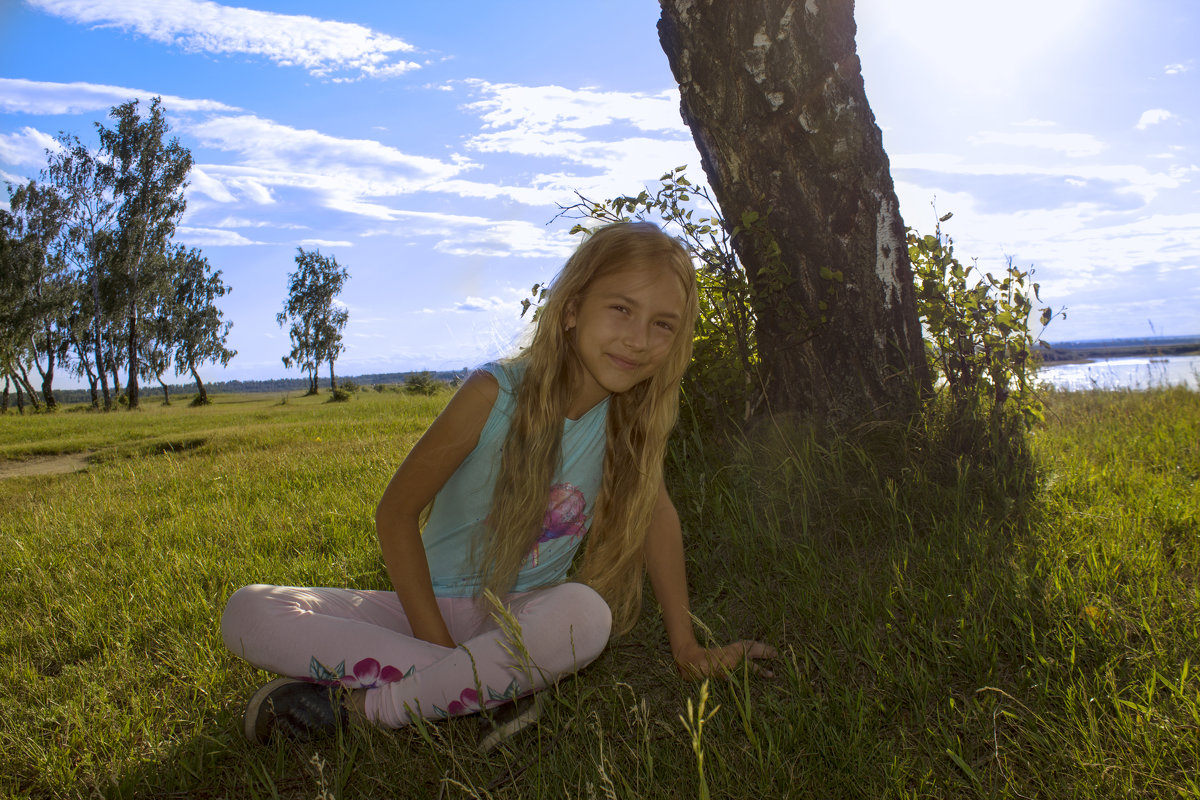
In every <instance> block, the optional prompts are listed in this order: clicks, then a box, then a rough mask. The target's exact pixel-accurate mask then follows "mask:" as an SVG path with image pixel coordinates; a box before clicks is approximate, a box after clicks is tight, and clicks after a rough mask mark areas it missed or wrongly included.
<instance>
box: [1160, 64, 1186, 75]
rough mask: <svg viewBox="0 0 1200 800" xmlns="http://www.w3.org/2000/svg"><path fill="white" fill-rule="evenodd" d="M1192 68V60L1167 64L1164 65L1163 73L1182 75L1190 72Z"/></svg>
mask: <svg viewBox="0 0 1200 800" xmlns="http://www.w3.org/2000/svg"><path fill="white" fill-rule="evenodd" d="M1191 69H1192V62H1190V61H1189V62H1187V63H1186V64H1167V65H1166V66H1165V67H1163V74H1164V75H1182V74H1183V73H1185V72H1190V71H1191Z"/></svg>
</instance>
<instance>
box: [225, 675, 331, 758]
mask: <svg viewBox="0 0 1200 800" xmlns="http://www.w3.org/2000/svg"><path fill="white" fill-rule="evenodd" d="M348 716H349V714H348V712H347V711H346V708H345V707H344V706H343V705H342V703H341V701H340V699H339V698H338V696H337V694H335V690H334V689H331V688H329V687H328V686H322V685H320V684H319V683H309V682H308V681H301V680H297V679H295V678H276V679H275V680H273V681H271V682H270V683H267V684H265V685H263V686H262V687H261V688H260V689H259V690H258V691H257V692H255V693H254V696H253V697H251V698H250V702H249V703H247V704H246V713H245V715H244V716H243V718H242V730H243V732H244V733H245V734H246V738H247V739H249V740H250V741H251V742H254V743H255V744H266V743H267V742H268V741H270V739H271V737H272V736H276V735H279V736H285V737H287V738H290V739H296V740H298V741H301V742H307V741H308V740H309V739H311V738H312V737H313V736H315V735H317V734H320V733H323V732H326V731H331V730H333V729H334V728H335V727H337V726H338V725H344V724H345V723H346V720H347V719H348Z"/></svg>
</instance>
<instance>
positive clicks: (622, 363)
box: [608, 353, 639, 370]
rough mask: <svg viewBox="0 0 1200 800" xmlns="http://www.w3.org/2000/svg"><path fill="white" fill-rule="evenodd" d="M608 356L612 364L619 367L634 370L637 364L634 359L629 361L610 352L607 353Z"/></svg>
mask: <svg viewBox="0 0 1200 800" xmlns="http://www.w3.org/2000/svg"><path fill="white" fill-rule="evenodd" d="M608 358H609V360H610V361H612V363H613V365H614V366H616V367H617V368H619V369H623V370H635V369H637V368H638V366H639V365H638V362H636V361H630V360H628V359H625V358H621V357H620V356H614V355H612V354H611V353H610V354H609V356H608Z"/></svg>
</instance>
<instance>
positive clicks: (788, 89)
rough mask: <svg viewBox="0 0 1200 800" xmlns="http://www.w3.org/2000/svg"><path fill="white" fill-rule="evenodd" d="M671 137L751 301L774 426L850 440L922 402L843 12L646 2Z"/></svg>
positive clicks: (906, 296)
mask: <svg viewBox="0 0 1200 800" xmlns="http://www.w3.org/2000/svg"><path fill="white" fill-rule="evenodd" d="M660 2H661V5H662V19H661V20H660V22H659V24H658V30H659V38H660V41H661V42H662V47H663V50H664V51H665V52H666V54H667V58H668V60H669V61H670V64H671V70H672V72H673V73H674V75H675V78H676V80H677V81H678V82H679V85H680V91H681V95H682V109H681V110H682V114H683V118H684V121H685V122H687V124H688V126H689V127H690V128H691V129H692V136H693V138H694V139H695V141H696V146H697V148H698V149H699V151H700V155H701V159H702V163H703V167H704V172H705V174H706V175H707V176H708V180H709V182H710V183H711V184H712V189H713V193H714V195H715V196H716V198H717V201H718V202H719V203H720V205H721V210H722V212H723V213H724V216H725V218H726V219H727V220H729V221H730V224H731V225H733V226H739V227H740V229H741V230H740V231H739V233H738V235H736V236H735V237H734V239H733V244H734V248H735V249H736V251H737V254H738V256H739V258H740V259H741V261H742V263H743V264H744V265H745V267H746V272H747V275H748V277H749V279H750V283H751V286H752V287H753V289H754V296H753V298H752V299H753V303H754V309H755V313H756V316H757V321H758V328H757V335H758V348H759V356H760V359H761V363H762V369H763V379H764V383H765V385H766V393H767V399H768V402H769V404H770V407H771V409H772V410H774V411H797V412H801V413H803V414H805V415H808V416H811V417H813V418H816V419H824V420H826V421H828V422H830V423H831V424H834V425H835V426H837V427H841V428H849V427H852V426H853V425H854V424H856V423H857V422H859V421H862V420H863V419H904V418H907V417H908V416H909V415H911V414H912V413H913V412H914V411H916V410H917V408H918V407H919V403H920V399H921V396H922V394H923V393H924V392H925V391H927V389H928V382H929V379H928V374H927V370H926V367H925V356H924V345H923V343H922V341H921V330H920V324H919V322H918V318H917V310H916V300H915V296H914V291H913V282H912V270H911V267H910V265H909V261H908V250H907V247H906V244H905V237H904V223H903V222H902V220H901V219H900V214H899V206H898V203H897V200H896V193H895V189H894V187H893V184H892V179H891V175H890V173H889V166H888V160H887V156H886V154H885V153H884V151H883V140H882V134H881V133H880V131H879V128H878V126H876V124H875V118H874V115H872V113H871V110H870V107H869V106H868V105H867V99H866V94H865V91H864V88H863V81H862V74H861V70H860V65H859V61H858V56H857V55H856V53H855V47H854V34H855V25H854V15H853V11H854V6H853V2H852V0H806V2H803V3H802V2H799V0H795V1H794V2H792V1H789V0H660Z"/></svg>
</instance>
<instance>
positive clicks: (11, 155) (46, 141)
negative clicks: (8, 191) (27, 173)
mask: <svg viewBox="0 0 1200 800" xmlns="http://www.w3.org/2000/svg"><path fill="white" fill-rule="evenodd" d="M57 149H58V142H57V141H55V139H54V137H53V136H51V135H50V134H48V133H43V132H42V131H39V130H38V129H37V128H29V127H25V128H21V130H19V131H17V132H16V133H0V161H3V162H5V163H7V164H13V165H25V164H28V165H29V166H36V167H44V166H45V165H46V150H57ZM22 182H24V181H22Z"/></svg>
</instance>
